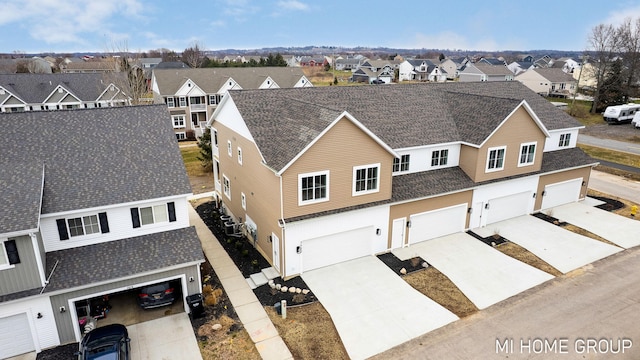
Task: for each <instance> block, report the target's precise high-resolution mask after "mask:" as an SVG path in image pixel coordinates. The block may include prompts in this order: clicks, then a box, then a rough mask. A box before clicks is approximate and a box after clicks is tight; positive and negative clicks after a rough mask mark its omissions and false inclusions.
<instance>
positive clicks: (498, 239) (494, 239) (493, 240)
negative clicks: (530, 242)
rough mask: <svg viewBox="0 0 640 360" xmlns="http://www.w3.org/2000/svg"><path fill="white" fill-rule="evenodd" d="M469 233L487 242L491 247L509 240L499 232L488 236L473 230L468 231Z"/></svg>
mask: <svg viewBox="0 0 640 360" xmlns="http://www.w3.org/2000/svg"><path fill="white" fill-rule="evenodd" d="M467 234H468V235H471V236H473V237H474V238H476V239H478V240H480V241H482V242H483V243H485V244H487V245H489V246H491V247H496V246H498V245H501V244H504V243H506V242H507V241H508V240H507V239H505V238H503V237H502V236H500V235H499V234H493V235H489V236H487V237H482V236H480V235H478V234H476V233H474V232H473V231H471V230H469V231H467Z"/></svg>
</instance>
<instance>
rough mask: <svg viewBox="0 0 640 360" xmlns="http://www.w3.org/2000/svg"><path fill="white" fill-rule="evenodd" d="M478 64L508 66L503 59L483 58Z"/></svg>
mask: <svg viewBox="0 0 640 360" xmlns="http://www.w3.org/2000/svg"><path fill="white" fill-rule="evenodd" d="M478 62H479V63H485V64H489V65H507V64H506V63H505V61H504V60H502V59H497V58H488V57H483V58H481V59H480V60H478Z"/></svg>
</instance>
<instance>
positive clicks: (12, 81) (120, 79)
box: [0, 73, 127, 104]
mask: <svg viewBox="0 0 640 360" xmlns="http://www.w3.org/2000/svg"><path fill="white" fill-rule="evenodd" d="M112 83H113V84H114V85H116V86H117V87H119V88H120V89H121V90H123V91H125V93H127V89H126V84H127V80H126V75H125V74H124V73H106V74H104V73H71V74H60V73H56V74H0V87H3V88H5V89H7V90H8V91H11V92H12V93H13V94H14V95H16V96H17V97H19V98H20V99H22V100H23V101H25V102H26V103H28V104H39V103H43V102H44V101H45V100H46V99H47V98H48V97H49V95H51V93H52V92H53V91H54V90H55V89H56V87H58V85H61V86H63V87H64V88H65V89H67V90H69V91H70V92H71V93H72V94H73V95H75V96H76V97H78V98H79V99H80V100H82V101H96V100H98V98H99V97H100V94H102V93H103V92H104V91H105V89H106V88H107V86H109V85H110V84H112Z"/></svg>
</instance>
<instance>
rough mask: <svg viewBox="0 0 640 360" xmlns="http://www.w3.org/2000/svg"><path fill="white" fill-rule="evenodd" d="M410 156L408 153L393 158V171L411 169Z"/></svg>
mask: <svg viewBox="0 0 640 360" xmlns="http://www.w3.org/2000/svg"><path fill="white" fill-rule="evenodd" d="M409 156H410V155H408V154H407V155H402V156H400V157H399V158H395V159H393V172H399V171H409Z"/></svg>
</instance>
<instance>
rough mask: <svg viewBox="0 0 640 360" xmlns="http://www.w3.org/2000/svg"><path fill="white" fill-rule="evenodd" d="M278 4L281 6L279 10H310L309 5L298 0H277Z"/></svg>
mask: <svg viewBox="0 0 640 360" xmlns="http://www.w3.org/2000/svg"><path fill="white" fill-rule="evenodd" d="M276 6H277V7H278V8H279V10H295V11H307V10H309V5H307V4H305V3H303V2H300V1H297V0H280V1H278V2H277V4H276Z"/></svg>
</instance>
